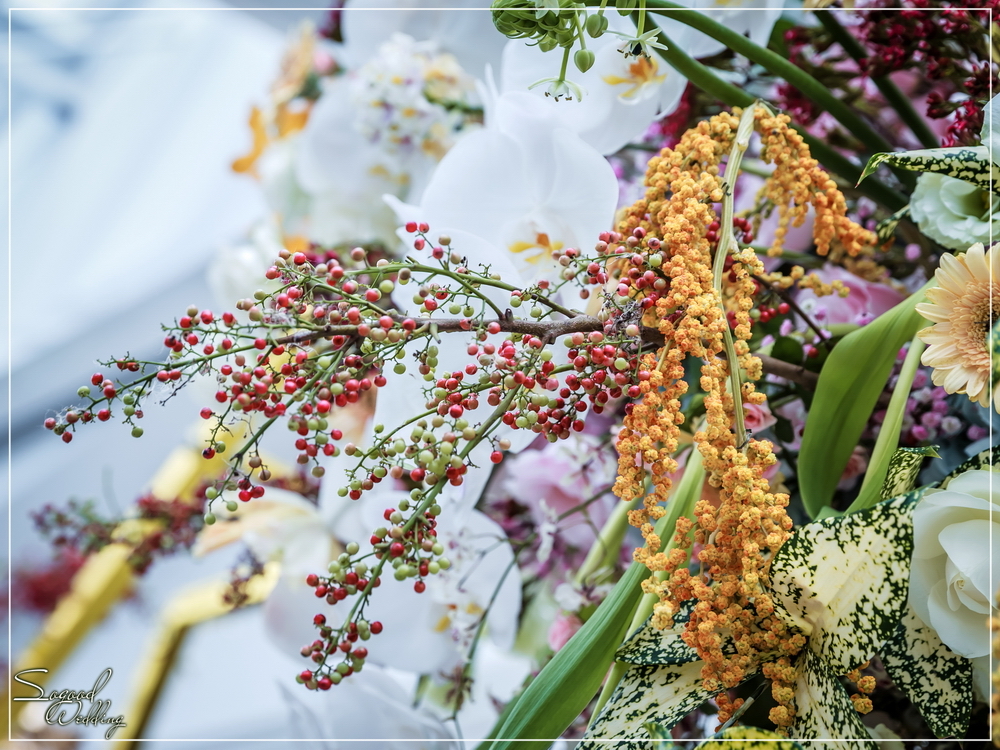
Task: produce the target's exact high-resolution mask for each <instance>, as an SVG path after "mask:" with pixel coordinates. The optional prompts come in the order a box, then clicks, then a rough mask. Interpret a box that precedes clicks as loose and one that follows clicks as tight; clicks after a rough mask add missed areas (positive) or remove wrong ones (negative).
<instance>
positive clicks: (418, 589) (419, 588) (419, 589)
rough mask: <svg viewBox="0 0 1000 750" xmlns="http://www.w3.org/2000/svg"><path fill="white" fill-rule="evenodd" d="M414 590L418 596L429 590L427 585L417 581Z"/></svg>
mask: <svg viewBox="0 0 1000 750" xmlns="http://www.w3.org/2000/svg"><path fill="white" fill-rule="evenodd" d="M413 590H414V591H416V592H417V593H418V594H422V593H424V591H426V590H427V584H426V583H424V582H423V581H417V582H416V583H414V584H413Z"/></svg>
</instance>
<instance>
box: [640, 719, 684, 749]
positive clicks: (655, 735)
mask: <svg viewBox="0 0 1000 750" xmlns="http://www.w3.org/2000/svg"><path fill="white" fill-rule="evenodd" d="M642 728H643V729H645V730H646V734H648V735H649V736H650V737H651V738H652V739H653V741H652V743H651V745H652V750H674V748H677V744H676V743H675V742H674V738H673V736H672V735H671V734H670V730H669V729H665V728H664V727H663V726H662V725H660V724H655V723H654V722H652V721H647V722H646V723H645V724H643V725H642Z"/></svg>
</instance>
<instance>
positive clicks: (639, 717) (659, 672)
mask: <svg viewBox="0 0 1000 750" xmlns="http://www.w3.org/2000/svg"><path fill="white" fill-rule="evenodd" d="M703 666H704V662H702V661H694V662H691V663H689V664H683V665H680V666H672V665H666V666H657V665H636V666H634V667H629V669H628V671H627V672H625V676H624V677H623V678H622V680H621V682H620V683H618V688H617V689H616V690H615V692H614V693H613V694H612V696H611V700H609V701H608V703H607V705H606V706H605V707H604V710H603V711H601V714H600V716H598V717H597V719H596V721H594V723H593V724H591V726H590V729H588V730H587V733H586V734H585V735H584V737H583V740H582V741H581V743H580V744H579V745H578V750H598V749H599V748H606V747H607V745H606V744H605V743H603V742H587V740H634V741H633V742H618V743H616V744H615V747H616V748H629V749H630V750H633V749H634V750H639V749H640V748H641V749H642V750H646V747H647V745H648V743H649V739H650V737H649V734H648V733H647V732H646V729H645V727H644V726H643V725H644V724H647V723H650V722H653V723H655V724H659V725H660V726H661V727H663V729H665V730H667V731H669V730H670V729H672V728H673V727H674V725H675V724H676V723H677V722H678V721H680V720H681V719H683V718H684V717H685V716H687V715H688V714H689V713H691V712H692V711H694V710H695V709H696V708H698V706H700V705H701V704H702V703H704V702H705V701H706V700H708V699H709V698H711V697H712V693H709V692H708V691H707V690H705V688H704V687H703V686H702V679H701V668H702V667H703Z"/></svg>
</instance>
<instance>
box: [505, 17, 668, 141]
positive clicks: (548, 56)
mask: <svg viewBox="0 0 1000 750" xmlns="http://www.w3.org/2000/svg"><path fill="white" fill-rule="evenodd" d="M608 19H609V22H610V29H611V30H610V31H609V32H607V33H605V34H604V36H602V37H600V38H598V39H593V40H588V47H589V49H590V50H591V51H593V53H594V65H593V67H591V68H590V70H588V71H587V72H586V73H580V72H579V71H577V70H572V71H570V72H569V73H568V75H569V76H570V77H571V78H572V80H573V82H574V83H576V84H578V85H579V86H580V87H581V88H582V89H583V92H584V95H583V97H582V98H577V99H575V100H571V101H558V102H557V101H555V100H554V99H552V98H551V97H546V96H545V92H544V90H542V88H540V87H539V88H534V89H532V93H533V95H535V96H537V97H538V98H540V99H542V100H543V101H544V102H545V105H546V106H547V107H548V109H549V110H550V111H551V112H552V114H553V115H554V116H555V117H556V118H557V121H558V122H559V123H560V124H561V125H562V126H563V127H566V128H568V129H569V130H572V131H573V132H574V133H577V134H578V135H579V136H580V137H581V138H582V139H583V140H584V141H585V142H587V143H589V144H590V145H591V146H593V147H594V148H595V149H596V150H597V151H599V152H600V153H602V154H613V153H615V152H616V151H618V150H619V149H621V148H622V146H624V145H625V144H627V143H629V142H630V141H635V140H638V139H639V138H641V137H642V136H643V134H644V133H645V132H646V130H647V129H648V128H649V126H650V124H652V122H653V121H654V120H656V119H657V118H658V117H663V116H666V115H669V114H670V113H671V112H673V111H674V110H675V109H676V108H677V105H678V103H679V102H680V100H681V96H682V95H683V93H684V88H685V86H686V85H687V79H686V78H684V76H682V75H681V74H680V73H678V72H677V71H676V70H674V69H673V68H671V67H670V66H669V65H667V64H666V63H665V62H663V61H662V60H659V59H658V58H657V57H655V56H652V57H646V56H645V55H639V56H626V55H625V54H623V53H622V52H621V51H620V47H621V46H622V39H621V37H620V36H619V35H618V34H616V33H614V31H615V30H618V29H620V30H622V33H624V30H626V29H627V30H628V31H629V32H631V33H634V32H635V27H634V26H632V25H631V24H629V22H628V21H626V20H625V19H622V18H620V17H619V16H618V14H616V13H612V14H609V16H608ZM682 39H683V37H681V38H680V40H682ZM680 40H678V39H675V40H674V42H675V43H676V44H680V43H681V41H680ZM561 54H562V50H561V49H557V50H552V51H551V52H542V51H541V50H540V49H539V48H538V47H537V46H531V45H528V44H525V43H524V40H521V39H512V40H511V41H509V42H508V43H507V46H506V47H505V48H504V52H503V66H502V68H501V90H502V91H504V92H507V91H527V90H528V89H529V88H530V87H531V86H532V85H533V84H534V83H535V82H537V81H538V80H539V79H541V78H544V77H545V76H548V75H551V74H552V71H553V70H558V69H559V64H560V55H561Z"/></svg>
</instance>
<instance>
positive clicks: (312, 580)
mask: <svg viewBox="0 0 1000 750" xmlns="http://www.w3.org/2000/svg"><path fill="white" fill-rule="evenodd" d="M306 585H307V586H313V587H315V586H318V585H319V576H318V575H316V574H315V573H310V574H309V575H307V576H306Z"/></svg>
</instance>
